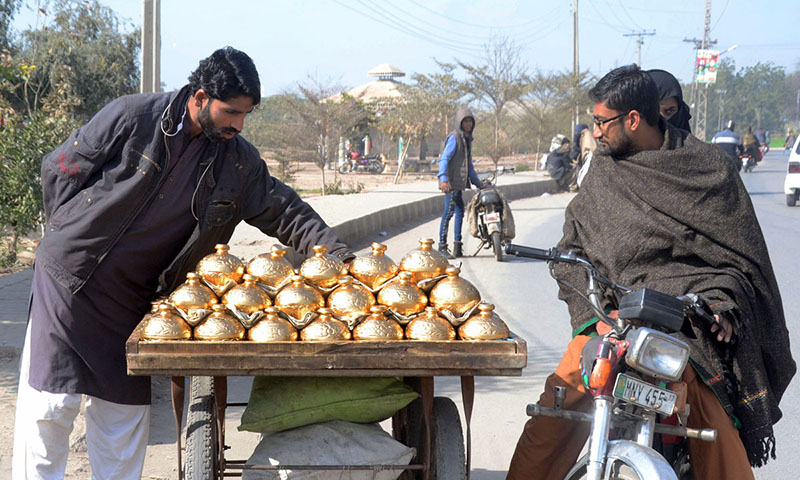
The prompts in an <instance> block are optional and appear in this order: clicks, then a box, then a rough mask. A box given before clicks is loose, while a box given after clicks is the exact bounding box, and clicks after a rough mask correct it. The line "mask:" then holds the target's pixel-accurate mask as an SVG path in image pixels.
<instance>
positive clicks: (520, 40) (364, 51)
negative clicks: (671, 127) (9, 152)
mask: <svg viewBox="0 0 800 480" xmlns="http://www.w3.org/2000/svg"><path fill="white" fill-rule="evenodd" d="M40 3H44V0H40V1H37V0H24V1H23V6H22V9H21V11H20V12H19V13H18V14H17V16H16V18H15V21H14V24H13V27H12V28H14V29H15V30H17V31H21V30H23V29H25V28H28V27H29V26H35V25H37V24H38V25H42V24H46V23H47V22H49V21H50V20H49V19H48V18H47V16H42V15H38V14H36V13H35V12H36V10H37V6H38V5H39V4H40ZM100 3H101V4H103V5H105V6H107V7H109V8H111V9H112V10H114V11H115V13H116V14H117V15H118V17H119V18H121V19H123V20H125V21H126V24H127V25H129V26H130V25H135V26H137V27H138V26H141V24H142V10H143V8H142V4H143V2H142V0H100ZM572 8H573V2H572V0H556V1H553V0H483V1H480V0H228V1H227V2H224V1H219V0H161V80H162V82H163V83H164V84H165V89H166V90H174V89H177V88H180V87H181V86H182V85H184V84H185V83H186V79H187V77H188V76H189V74H190V73H191V71H192V70H194V69H195V68H196V67H197V64H198V63H199V61H200V60H201V59H203V58H205V57H207V56H208V55H210V54H211V53H212V52H213V51H214V50H216V49H217V48H220V47H223V46H226V45H230V46H232V47H234V48H237V49H239V50H242V51H244V52H246V53H247V54H249V55H250V56H251V57H252V58H253V61H254V62H255V64H256V68H257V69H258V71H259V74H260V77H261V85H262V94H263V95H264V96H269V95H274V94H278V93H281V92H284V91H287V90H291V89H293V88H294V87H295V86H296V85H297V83H298V82H306V81H308V80H309V79H315V80H316V81H318V82H321V83H322V84H325V85H341V86H343V87H346V88H349V87H354V86H357V85H360V84H363V83H367V82H369V81H372V80H373V78H371V77H369V76H367V71H369V70H370V69H371V68H373V67H375V66H377V65H380V64H383V63H389V64H392V65H394V66H396V67H398V68H399V69H400V70H402V71H404V72H406V76H407V77H410V76H411V75H413V74H414V73H423V74H430V73H435V72H437V71H439V69H438V66H437V64H436V61H437V60H438V61H443V62H453V61H454V60H456V59H458V60H461V61H463V62H465V63H471V64H480V63H481V58H482V56H483V54H484V52H485V46H486V45H487V44H488V43H489V42H490V41H491V40H492V39H493V38H495V39H496V38H506V39H508V40H510V41H512V42H514V44H515V45H517V46H518V47H520V52H521V58H522V60H523V61H524V62H525V64H526V65H527V67H528V68H529V69H530V70H531V71H536V70H539V71H542V72H556V71H567V72H571V71H572V64H573V15H572ZM704 11H705V0H672V1H670V2H653V1H650V0H645V1H642V0H578V30H579V31H578V40H579V65H580V68H581V70H589V72H590V73H592V74H594V75H596V76H598V77H599V76H602V75H603V74H605V73H606V72H607V71H609V70H611V69H612V68H614V67H617V66H620V65H626V64H630V63H636V62H637V61H638V54H637V50H638V49H637V38H638V37H637V36H636V34H637V33H639V32H642V33H646V34H647V35H642V36H641V39H642V40H643V42H644V43H643V45H642V46H641V66H642V67H643V68H646V69H650V68H661V69H665V70H668V71H670V72H672V73H673V74H674V75H675V76H676V77H678V79H679V80H681V82H683V83H688V82H690V81H691V80H692V74H693V68H694V57H695V44H694V43H693V42H686V41H684V40H685V39H702V36H703V24H704ZM710 19H711V21H710V25H711V27H712V28H711V33H710V38H711V40H716V41H717V44H716V45H715V46H714V48H716V49H718V50H720V51H724V50H728V49H729V48H731V47H734V46H735V48H734V49H733V50H730V51H728V52H726V53H724V54H723V56H722V58H731V59H733V60H734V61H735V62H736V65H737V67H744V66H749V65H755V64H756V63H757V62H759V61H760V62H772V63H773V64H775V65H779V66H783V67H786V69H787V71H788V72H791V71H794V70H795V69H799V68H800V3H798V1H797V0H767V1H764V2H754V1H752V0H749V1H745V0H713V1H712V2H711V16H710ZM129 28H130V27H129ZM650 33H653V35H649V34H650ZM400 80H401V81H402V80H403V79H400ZM406 80H408V78H407V79H406Z"/></svg>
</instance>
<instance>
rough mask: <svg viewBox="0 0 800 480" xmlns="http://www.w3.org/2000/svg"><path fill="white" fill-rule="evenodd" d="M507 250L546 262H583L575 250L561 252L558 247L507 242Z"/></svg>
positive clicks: (512, 253) (509, 253) (518, 255)
mask: <svg viewBox="0 0 800 480" xmlns="http://www.w3.org/2000/svg"><path fill="white" fill-rule="evenodd" d="M505 251H506V253H507V254H508V255H516V256H517V257H522V258H533V259H535V260H544V261H546V262H563V263H583V262H581V260H580V259H579V258H578V257H576V256H575V254H574V253H573V252H568V253H561V252H560V251H559V250H558V249H557V248H555V247H553V248H550V249H548V250H543V249H541V248H533V247H525V246H522V245H515V244H513V243H507V244H506V247H505Z"/></svg>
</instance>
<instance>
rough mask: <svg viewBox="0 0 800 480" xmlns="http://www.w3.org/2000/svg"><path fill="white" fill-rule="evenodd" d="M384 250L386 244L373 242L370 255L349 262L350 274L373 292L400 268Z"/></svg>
mask: <svg viewBox="0 0 800 480" xmlns="http://www.w3.org/2000/svg"><path fill="white" fill-rule="evenodd" d="M385 252H386V245H383V244H382V243H373V244H372V254H371V255H365V256H363V257H356V258H355V259H354V260H353V261H352V262H350V269H349V270H350V275H352V276H353V277H355V279H356V280H358V281H359V282H361V283H363V284H364V285H365V286H366V287H367V288H369V289H370V290H372V291H373V292H374V291H375V290H376V289H377V288H378V287H380V286H381V285H383V284H384V283H386V282H387V281H389V280H391V279H392V278H394V277H395V275H397V272H398V271H399V270H400V268H399V267H398V266H397V265H396V264H395V263H394V261H392V259H391V258H389V257H387V256H386V254H385Z"/></svg>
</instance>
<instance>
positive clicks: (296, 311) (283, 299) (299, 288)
mask: <svg viewBox="0 0 800 480" xmlns="http://www.w3.org/2000/svg"><path fill="white" fill-rule="evenodd" d="M275 306H277V307H278V308H279V309H280V310H281V311H282V312H284V313H286V314H287V315H289V316H290V317H292V318H293V319H294V320H295V321H296V322H298V323H295V325H296V326H298V327H301V328H302V327H304V326H305V323H304V322H305V320H306V315H307V314H309V313H313V312H315V311H317V310H318V309H320V308H323V307H324V306H325V298H324V297H323V296H322V293H320V291H319V290H318V289H316V288H314V287H312V286H311V285H308V284H306V282H305V277H303V276H302V275H292V277H291V283H290V284H289V285H286V286H285V287H283V289H281V291H280V292H278V294H277V295H276V296H275Z"/></svg>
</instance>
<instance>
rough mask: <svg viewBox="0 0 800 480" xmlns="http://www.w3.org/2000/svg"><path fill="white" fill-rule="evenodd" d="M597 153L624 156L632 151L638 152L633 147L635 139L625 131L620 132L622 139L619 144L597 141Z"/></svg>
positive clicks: (616, 156)
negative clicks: (612, 144)
mask: <svg viewBox="0 0 800 480" xmlns="http://www.w3.org/2000/svg"><path fill="white" fill-rule="evenodd" d="M596 153H597V154H598V155H607V156H609V157H611V158H624V157H627V156H628V155H630V154H632V153H636V149H635V148H634V147H633V141H632V140H631V137H629V136H628V134H626V133H625V132H624V131H621V132H620V139H619V143H618V144H617V145H614V146H611V145H609V144H607V143H602V142H597V149H596Z"/></svg>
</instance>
